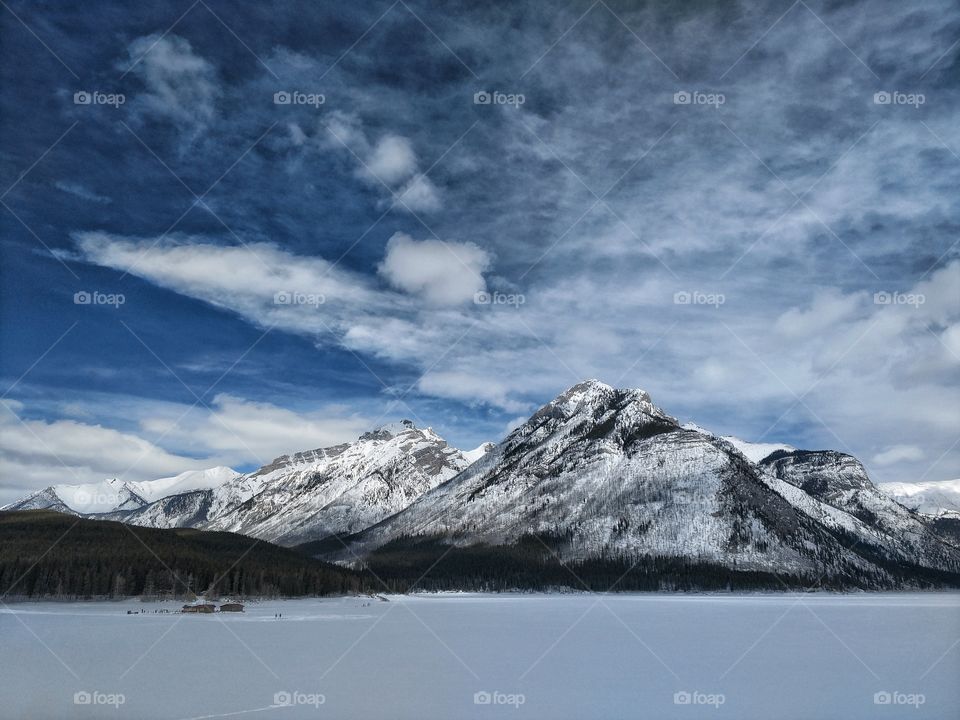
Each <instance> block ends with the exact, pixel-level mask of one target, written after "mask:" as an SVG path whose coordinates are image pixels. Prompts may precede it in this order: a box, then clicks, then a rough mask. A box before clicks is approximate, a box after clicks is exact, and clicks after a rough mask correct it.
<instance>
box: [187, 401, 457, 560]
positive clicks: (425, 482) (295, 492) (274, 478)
mask: <svg viewBox="0 0 960 720" xmlns="http://www.w3.org/2000/svg"><path fill="white" fill-rule="evenodd" d="M469 464H470V463H469V461H468V460H467V459H466V458H465V457H464V455H463V453H461V452H460V451H459V450H458V449H456V448H454V447H451V446H449V445H448V444H447V443H446V441H445V440H444V439H443V438H441V437H440V436H439V435H437V434H436V433H435V432H434V431H433V430H432V429H431V428H426V429H420V428H417V427H416V426H415V425H414V424H413V422H411V421H409V420H404V421H402V422H400V423H395V424H393V425H388V426H385V427H382V428H378V429H377V430H374V431H372V432H369V433H365V434H363V435H361V436H360V438H359V439H358V440H357V441H356V442H354V443H347V444H342V445H336V446H334V447H330V448H323V449H320V450H313V451H309V452H305V453H297V454H296V455H293V456H283V457H281V458H277V460H275V461H274V462H273V463H271V464H270V465H267V466H265V467H263V468H260V469H259V470H257V471H256V472H255V473H251V474H250V475H249V476H246V479H248V480H249V481H251V482H256V483H259V484H260V490H259V491H258V492H257V493H255V494H254V495H253V496H251V497H250V498H249V499H247V500H245V501H244V502H242V503H240V504H238V505H236V506H235V507H232V508H230V509H229V510H228V511H227V512H222V513H219V514H217V515H216V516H215V517H213V518H212V519H211V520H209V521H208V522H206V523H205V524H204V527H205V528H207V529H215V530H228V531H230V532H238V533H242V534H246V535H253V536H255V537H260V538H264V539H267V540H270V541H271V542H277V543H280V544H286V545H292V544H297V543H300V542H305V541H307V540H312V539H316V538H318V537H325V536H328V535H334V534H336V535H341V534H349V533H353V532H358V531H360V530H362V529H365V528H367V527H369V526H370V525H373V524H375V523H377V522H379V521H380V520H382V519H383V518H385V517H388V516H390V515H393V514H394V513H396V512H398V511H400V510H402V509H403V508H405V507H407V506H408V505H409V504H410V503H412V502H413V501H414V500H415V499H416V498H418V497H419V496H420V495H422V494H423V493H424V492H426V491H428V490H430V489H432V488H434V487H436V486H437V485H439V484H440V483H442V482H444V481H446V480H449V479H450V478H452V477H453V476H454V475H456V474H457V473H459V472H460V471H461V470H463V469H464V468H466V467H467V466H468V465H469Z"/></svg>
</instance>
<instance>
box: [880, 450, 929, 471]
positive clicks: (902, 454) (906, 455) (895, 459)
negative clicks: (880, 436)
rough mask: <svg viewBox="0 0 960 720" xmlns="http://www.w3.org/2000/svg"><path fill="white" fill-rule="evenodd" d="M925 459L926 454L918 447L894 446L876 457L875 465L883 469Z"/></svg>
mask: <svg viewBox="0 0 960 720" xmlns="http://www.w3.org/2000/svg"><path fill="white" fill-rule="evenodd" d="M924 457H926V454H925V453H924V452H923V450H922V449H921V448H919V447H917V446H916V445H894V446H893V447H890V448H887V449H886V450H884V451H883V452H881V453H877V454H876V455H874V456H873V464H874V465H880V466H881V467H883V466H886V465H893V464H895V463H899V462H904V461H909V460H923V458H924Z"/></svg>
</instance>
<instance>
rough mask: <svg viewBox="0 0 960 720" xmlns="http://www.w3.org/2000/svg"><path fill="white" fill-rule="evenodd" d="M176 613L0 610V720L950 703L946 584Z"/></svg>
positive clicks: (890, 707) (729, 711) (933, 711)
mask: <svg viewBox="0 0 960 720" xmlns="http://www.w3.org/2000/svg"><path fill="white" fill-rule="evenodd" d="M179 606H180V605H179V604H178V603H140V602H136V601H125V602H118V603H105V602H102V603H26V604H14V605H8V606H2V607H0V717H2V718H5V719H6V718H31V719H35V720H42V719H44V718H56V719H57V720H61V719H62V718H73V717H77V718H138V719H140V720H151V719H153V718H156V719H158V720H167V719H175V718H215V717H246V716H248V715H249V716H250V717H256V718H288V719H289V718H411V719H416V720H428V719H430V718H493V717H508V718H517V719H518V720H520V719H526V718H548V719H550V720H561V719H562V718H577V719H580V718H592V719H602V718H640V717H650V718H716V719H718V720H719V719H721V718H737V719H738V720H747V719H749V718H758V719H761V718H762V719H763V720H774V719H776V718H805V719H814V718H837V719H841V718H842V719H843V720H854V719H856V718H871V719H873V718H917V719H918V720H920V719H922V718H949V717H956V716H957V714H958V709H960V683H957V678H958V677H960V644H958V642H957V641H958V639H960V594H957V593H930V594H854V595H834V594H802V595H796V594H782V595H632V594H631V595H627V594H623V595H587V594H571V595H520V594H518V595H510V594H504V595H468V594H439V595H417V596H404V597H398V596H390V597H389V598H388V599H387V600H386V601H383V600H379V599H373V598H332V599H322V600H321V599H309V600H288V601H264V602H260V603H254V604H251V605H248V607H247V612H246V613H244V614H242V615H239V614H237V615H230V614H223V615H220V614H217V615H179V614H154V612H153V611H154V610H155V609H157V608H167V609H170V610H175V609H177V608H179ZM128 610H145V611H146V614H141V615H127V614H126V613H127V611H128ZM277 613H282V614H283V618H282V619H275V617H274V616H275V615H276V614H277ZM76 693H87V695H83V694H81V695H78V696H77V697H78V699H79V700H80V701H81V703H80V704H75V702H74V696H75V694H76ZM85 700H89V701H90V702H89V703H84V702H83V701H85ZM121 700H122V703H121ZM321 701H322V702H321ZM886 701H889V702H886Z"/></svg>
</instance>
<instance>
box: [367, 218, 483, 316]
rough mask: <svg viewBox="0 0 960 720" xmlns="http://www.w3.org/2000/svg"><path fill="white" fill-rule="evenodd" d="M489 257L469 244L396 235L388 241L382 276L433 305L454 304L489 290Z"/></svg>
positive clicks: (478, 248) (404, 290)
mask: <svg viewBox="0 0 960 720" xmlns="http://www.w3.org/2000/svg"><path fill="white" fill-rule="evenodd" d="M489 267H490V255H489V254H488V253H487V252H486V251H485V250H483V249H482V248H480V247H478V246H477V245H475V244H473V243H470V242H453V241H445V242H444V241H440V240H433V239H427V240H414V239H413V238H412V237H410V236H409V235H406V234H405V233H396V234H394V235H393V237H391V238H390V240H389V241H388V242H387V253H386V256H385V257H384V259H383V262H382V263H380V265H379V268H378V269H379V271H380V274H381V275H382V276H383V277H384V278H385V279H386V280H387V282H389V283H390V284H391V285H392V286H393V287H395V288H397V289H398V290H402V291H403V292H406V293H410V294H414V295H419V296H420V297H422V298H423V299H425V300H426V301H427V302H429V303H431V304H434V305H455V304H458V303H464V302H467V301H470V300H472V299H473V297H474V294H475V293H477V292H480V291H482V290H485V289H486V282H485V281H484V279H483V273H484V272H485V271H486V270H487V269H488V268H489Z"/></svg>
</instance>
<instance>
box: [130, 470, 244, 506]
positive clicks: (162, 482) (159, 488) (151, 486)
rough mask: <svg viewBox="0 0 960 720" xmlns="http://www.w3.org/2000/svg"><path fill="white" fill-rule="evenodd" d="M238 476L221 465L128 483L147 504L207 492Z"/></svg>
mask: <svg viewBox="0 0 960 720" xmlns="http://www.w3.org/2000/svg"><path fill="white" fill-rule="evenodd" d="M239 476H240V473H238V472H237V471H236V470H234V469H232V468H228V467H224V466H223V465H219V466H217V467H213V468H209V469H207V470H188V471H187V472H183V473H180V474H179V475H175V476H173V477H168V478H160V479H158V480H149V481H147V482H140V483H130V485H131V487H133V488H134V489H136V491H137V494H139V495H140V497H142V498H143V499H144V500H146V501H147V502H153V501H155V500H159V499H160V498H164V497H169V496H171V495H179V494H180V493H185V492H191V491H193V490H209V489H212V488H216V487H219V486H221V485H223V484H224V483H226V482H228V481H230V480H233V479H234V478H237V477H239Z"/></svg>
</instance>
